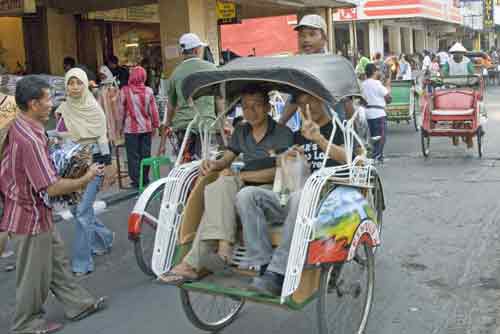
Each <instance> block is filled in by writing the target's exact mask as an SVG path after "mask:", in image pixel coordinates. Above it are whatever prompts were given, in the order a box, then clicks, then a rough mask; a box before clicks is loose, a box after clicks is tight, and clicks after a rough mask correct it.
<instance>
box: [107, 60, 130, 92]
mask: <svg viewBox="0 0 500 334" xmlns="http://www.w3.org/2000/svg"><path fill="white" fill-rule="evenodd" d="M107 66H108V68H109V69H110V70H111V73H113V76H114V77H115V78H116V80H117V82H118V85H119V86H120V88H123V87H125V86H126V85H127V84H128V77H129V71H128V69H127V68H126V67H124V66H121V65H120V61H119V60H118V57H116V56H110V57H109V59H108V61H107Z"/></svg>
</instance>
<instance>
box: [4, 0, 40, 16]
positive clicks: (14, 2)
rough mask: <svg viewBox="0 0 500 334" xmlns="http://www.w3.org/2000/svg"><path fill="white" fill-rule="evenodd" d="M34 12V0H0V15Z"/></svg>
mask: <svg viewBox="0 0 500 334" xmlns="http://www.w3.org/2000/svg"><path fill="white" fill-rule="evenodd" d="M31 13H36V4H35V0H0V15H22V14H31Z"/></svg>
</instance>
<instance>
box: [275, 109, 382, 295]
mask: <svg viewBox="0 0 500 334" xmlns="http://www.w3.org/2000/svg"><path fill="white" fill-rule="evenodd" d="M333 114H334V117H333V120H332V123H333V131H332V135H331V136H330V140H329V145H328V148H327V150H326V152H325V158H324V161H323V167H322V168H321V169H320V170H318V171H316V172H315V173H314V174H313V175H311V176H310V177H309V178H308V179H307V182H306V184H305V186H304V189H303V190H302V196H301V199H300V203H299V210H298V214H297V220H296V223H295V228H294V231H293V238H292V244H291V247H290V253H289V255H288V262H287V267H286V272H285V280H284V283H283V288H282V290H281V300H280V301H281V303H285V301H286V299H287V298H288V297H289V296H291V295H292V294H293V293H294V292H295V291H296V290H297V288H298V287H299V284H300V280H301V277H302V271H303V267H304V263H305V259H306V255H307V251H308V248H309V242H310V241H311V237H312V235H313V229H314V222H315V219H316V218H317V211H318V210H317V208H318V205H319V204H320V200H321V198H320V195H321V191H322V189H323V187H324V186H325V184H326V183H327V182H329V181H333V182H334V183H338V184H340V185H344V186H353V187H360V188H371V187H372V184H371V181H372V171H373V170H374V169H375V167H374V166H373V160H371V159H367V158H366V156H365V155H364V153H363V155H361V156H357V157H355V158H354V159H352V157H353V153H354V149H355V147H356V145H358V146H359V148H360V149H361V150H362V151H363V152H366V149H365V146H364V143H363V141H362V140H361V139H360V137H359V136H358V135H357V133H356V131H355V129H354V121H355V119H356V117H357V115H358V111H356V112H355V114H354V115H353V117H352V118H351V119H350V120H348V121H344V122H341V121H340V120H339V118H338V116H337V115H336V114H335V113H333ZM339 129H340V131H343V135H344V150H345V152H346V160H347V161H346V164H345V165H342V166H337V167H325V166H326V161H327V159H328V156H329V151H330V147H331V145H332V142H333V138H335V132H336V131H338V130H339ZM372 224H373V223H372ZM360 226H361V225H360ZM358 230H359V228H358ZM370 231H371V229H370ZM373 238H374V239H376V244H378V243H379V241H380V239H379V236H378V230H377V232H376V234H374V235H373Z"/></svg>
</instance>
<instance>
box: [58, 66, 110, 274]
mask: <svg viewBox="0 0 500 334" xmlns="http://www.w3.org/2000/svg"><path fill="white" fill-rule="evenodd" d="M64 81H65V87H66V101H65V102H63V103H62V104H61V105H60V106H59V108H58V109H57V110H56V113H57V114H60V115H61V118H60V119H59V122H58V125H57V130H58V132H59V134H60V135H61V137H63V138H69V139H71V140H72V141H75V142H78V143H80V144H83V145H91V147H92V153H93V160H94V162H97V163H102V164H104V165H106V172H105V176H96V178H95V179H94V180H93V181H91V182H90V183H89V184H88V186H87V188H86V189H85V192H84V193H83V196H82V199H81V202H80V203H79V204H78V205H77V206H74V207H72V208H71V212H72V213H73V216H74V217H75V226H76V229H75V233H76V235H75V240H74V243H73V254H72V261H71V264H72V269H73V273H74V274H75V275H76V276H83V275H87V274H89V273H91V272H93V271H94V260H93V255H103V254H106V253H108V252H109V251H110V250H111V246H112V243H113V239H114V236H113V232H111V231H110V230H109V229H108V228H107V227H106V226H104V225H103V224H102V223H101V222H99V221H98V219H97V217H96V215H95V212H94V208H93V205H94V202H95V200H96V196H97V193H98V192H99V190H100V187H101V186H102V183H103V180H104V178H106V177H107V175H110V172H111V171H112V167H111V152H110V146H109V142H108V137H107V130H106V116H105V115H104V112H103V110H102V108H101V106H100V105H99V103H98V102H97V101H96V99H95V98H94V96H93V95H92V93H91V92H90V91H89V89H88V86H89V82H88V78H87V75H86V74H85V72H84V71H83V70H81V69H79V68H73V69H71V70H70V71H68V72H67V73H66V76H65V79H64Z"/></svg>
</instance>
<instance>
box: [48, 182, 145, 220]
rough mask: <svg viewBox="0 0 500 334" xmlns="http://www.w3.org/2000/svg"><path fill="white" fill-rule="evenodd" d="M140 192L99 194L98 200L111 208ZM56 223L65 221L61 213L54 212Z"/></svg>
mask: <svg viewBox="0 0 500 334" xmlns="http://www.w3.org/2000/svg"><path fill="white" fill-rule="evenodd" d="M138 194H139V191H138V190H136V189H134V190H126V191H121V192H115V193H110V194H104V195H103V196H99V197H98V198H97V201H102V202H104V203H106V208H109V207H111V206H113V205H116V204H119V203H121V202H124V201H127V200H129V199H132V198H134V197H136V196H137V195H138ZM53 221H54V223H59V222H62V221H64V218H63V217H62V216H61V215H59V214H54V218H53Z"/></svg>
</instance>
